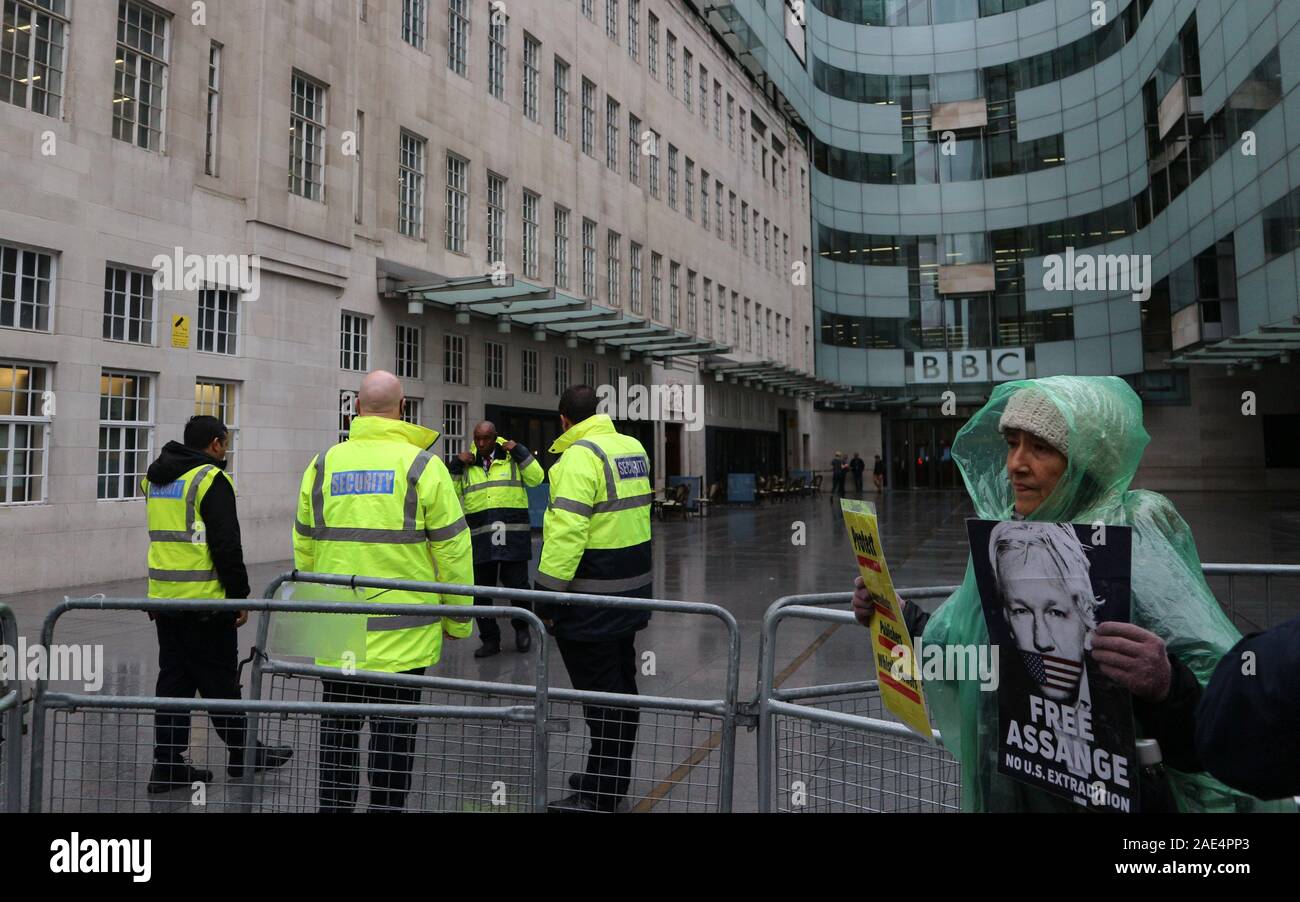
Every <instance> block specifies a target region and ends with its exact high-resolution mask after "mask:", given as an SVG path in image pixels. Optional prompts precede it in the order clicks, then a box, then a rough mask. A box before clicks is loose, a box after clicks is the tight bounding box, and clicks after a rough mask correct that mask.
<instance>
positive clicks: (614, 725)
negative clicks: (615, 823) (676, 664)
mask: <svg viewBox="0 0 1300 902" xmlns="http://www.w3.org/2000/svg"><path fill="white" fill-rule="evenodd" d="M633 641H634V636H633V635H629V636H627V637H625V638H623V639H611V640H607V641H603V642H579V641H577V640H576V639H561V638H559V637H556V640H555V644H556V645H558V646H559V648H560V657H561V658H563V659H564V666H565V668H567V669H568V671H569V680H570V682H572V683H573V688H574V689H589V690H593V691H596V692H621V693H624V694H626V695H636V694H637V688H636V649H635V648H634V647H633ZM582 716H583V719H584V720H586V722H587V732H588V733H589V734H590V739H591V746H590V748H589V749H588V751H587V770H586V772H585V773H583V774H582V775H581V776H580V777H579V781H580V782H579V786H578V788H579V791H581V792H584V793H588V794H591V795H595V796H596V799H597V802H598V803H599V805H600V806H601V807H602V808H604V809H607V810H611V811H612V810H613V809H614V807H615V806H616V805H617V804H618V802H619V800H620V799H622V798H623V796H624V795H626V794H627V788H628V784H629V783H630V782H631V776H632V749H633V747H634V746H635V745H636V731H637V727H638V725H639V724H640V722H641V714H640V711H639V710H638V709H636V708H608V707H605V706H603V705H583V706H582Z"/></svg>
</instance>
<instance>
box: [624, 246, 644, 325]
mask: <svg viewBox="0 0 1300 902" xmlns="http://www.w3.org/2000/svg"><path fill="white" fill-rule="evenodd" d="M628 269H629V273H628V275H629V278H630V281H629V282H628V289H627V299H628V306H629V307H631V309H632V312H633V313H638V314H639V313H640V312H641V245H639V244H637V243H636V242H635V241H633V242H632V248H631V250H630V251H629V253H628Z"/></svg>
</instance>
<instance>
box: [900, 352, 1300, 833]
mask: <svg viewBox="0 0 1300 902" xmlns="http://www.w3.org/2000/svg"><path fill="white" fill-rule="evenodd" d="M1025 388H1031V389H1034V390H1037V391H1041V392H1043V393H1044V394H1046V395H1047V397H1048V399H1050V400H1051V401H1052V402H1053V404H1055V406H1056V407H1057V409H1058V410H1060V412H1061V413H1062V414H1063V415H1064V417H1065V421H1066V424H1067V425H1068V427H1069V455H1068V458H1069V462H1068V465H1067V467H1066V470H1065V472H1064V473H1063V474H1062V476H1061V479H1060V481H1059V482H1058V483H1057V485H1056V488H1055V490H1053V492H1052V494H1051V496H1050V497H1049V498H1048V499H1047V500H1046V501H1045V502H1043V504H1042V505H1041V506H1040V507H1039V508H1038V509H1037V510H1035V511H1034V512H1033V513H1032V514H1031V515H1030V516H1029V517H1028V518H1027V519H1030V520H1039V521H1049V522H1074V523H1096V522H1097V521H1101V522H1103V523H1105V524H1108V525H1113V526H1114V525H1121V526H1131V527H1132V528H1133V578H1132V579H1133V581H1132V596H1131V598H1132V602H1131V604H1132V607H1131V616H1132V619H1133V622H1134V623H1135V624H1137V625H1138V626H1141V627H1143V628H1144V629H1148V630H1150V631H1151V632H1153V633H1155V634H1156V635H1158V636H1160V637H1161V638H1162V639H1163V640H1164V641H1165V643H1166V646H1167V648H1168V650H1169V652H1170V653H1171V654H1173V655H1174V656H1175V657H1177V658H1178V659H1179V660H1181V661H1182V662H1184V663H1185V664H1187V666H1188V667H1190V668H1191V670H1192V672H1193V673H1195V674H1196V677H1197V679H1198V680H1200V681H1201V684H1202V685H1204V684H1205V682H1206V681H1207V680H1208V679H1209V677H1210V674H1211V673H1212V672H1213V670H1214V667H1215V665H1216V664H1217V663H1218V661H1219V658H1220V657H1222V656H1223V654H1224V652H1226V651H1227V650H1228V649H1229V648H1231V647H1232V645H1233V644H1234V643H1236V641H1237V640H1238V639H1239V638H1240V634H1239V633H1238V632H1237V630H1236V629H1235V628H1234V627H1233V625H1232V624H1231V623H1230V622H1229V621H1228V618H1227V617H1226V616H1225V615H1224V613H1223V610H1222V608H1221V607H1220V606H1219V603H1218V602H1217V601H1216V600H1215V598H1214V595H1213V594H1212V593H1211V591H1210V588H1209V586H1208V585H1206V583H1205V579H1204V577H1203V576H1202V574H1201V562H1200V558H1199V557H1198V556H1197V553H1196V545H1195V543H1194V542H1193V540H1192V534H1191V530H1190V529H1189V528H1188V526H1187V524H1186V523H1185V522H1184V521H1183V519H1182V517H1180V516H1179V515H1178V512H1177V511H1176V510H1175V509H1174V506H1173V504H1171V503H1170V502H1169V501H1168V500H1167V499H1166V498H1165V497H1164V496H1162V495H1158V494H1156V493H1155V492H1147V491H1131V490H1130V489H1129V483H1130V482H1131V481H1132V479H1133V476H1134V473H1135V472H1136V471H1137V468H1138V462H1139V461H1140V460H1141V457H1142V451H1143V449H1144V448H1145V447H1146V445H1147V442H1148V441H1150V437H1149V436H1148V435H1147V432H1146V430H1145V429H1144V428H1143V427H1142V402H1141V401H1140V400H1139V399H1138V397H1137V395H1136V394H1135V393H1134V392H1133V390H1132V389H1131V388H1130V387H1129V386H1128V384H1127V383H1126V382H1124V381H1123V380H1122V379H1119V378H1116V377H1113V376H1106V377H1082V376H1054V377H1051V378H1046V379H1034V380H1028V381H1021V382H1008V383H1005V384H1003V385H1000V386H998V387H997V388H996V389H995V390H994V392H993V395H992V397H991V398H990V399H989V402H988V404H986V405H985V406H984V408H983V409H982V410H980V411H979V412H978V413H977V414H975V416H973V417H972V418H971V419H970V422H968V423H967V424H966V425H965V426H964V427H963V428H962V430H961V431H960V432H959V433H958V434H957V439H956V441H955V442H954V444H953V457H954V459H955V460H956V461H957V466H958V467H959V468H960V469H961V474H962V478H963V479H965V481H966V489H967V491H968V492H969V493H970V496H971V499H972V501H973V502H974V505H975V513H976V516H978V517H980V518H982V519H987V520H1007V519H1011V518H1012V513H1013V509H1014V501H1015V496H1014V494H1013V493H1012V490H1011V484H1010V481H1009V479H1008V477H1007V471H1006V455H1007V445H1006V441H1005V439H1004V438H1003V437H1002V435H1001V434H1000V433H999V432H998V419H999V418H1000V417H1001V415H1002V412H1003V410H1004V408H1005V407H1006V405H1007V401H1008V399H1009V398H1010V396H1011V395H1012V394H1014V393H1015V392H1017V391H1019V390H1021V389H1025ZM924 636H925V641H926V643H927V644H929V643H938V644H982V643H987V642H988V641H989V639H988V630H987V627H986V625H985V622H984V612H983V609H982V607H981V605H980V597H979V590H978V589H977V588H976V584H975V575H974V570H973V569H972V566H971V563H970V561H969V559H968V560H967V564H966V577H965V580H964V581H963V582H962V585H961V587H960V588H958V590H957V591H956V592H955V593H953V595H952V596H951V597H950V598H948V600H947V601H945V602H944V604H943V605H942V606H941V607H940V608H939V609H938V610H937V611H936V612H935V613H934V615H933V616H932V617H931V618H930V620H929V622H928V623H927V624H926V627H925V633H924ZM925 692H926V697H927V700H928V702H929V704H930V708H931V710H932V712H933V714H934V719H935V723H936V726H937V727H938V728H939V730H940V732H941V733H942V736H943V743H944V745H945V746H947V748H948V750H949V751H950V752H951V753H952V754H953V755H954V756H956V758H957V759H958V760H959V761H960V762H961V765H962V807H963V809H965V810H969V811H1025V810H1037V811H1050V810H1070V809H1074V810H1077V806H1074V805H1072V804H1071V803H1069V802H1068V801H1066V800H1063V799H1057V798H1055V797H1052V796H1050V795H1048V794H1047V793H1044V792H1042V791H1040V790H1037V789H1035V788H1033V787H1030V786H1027V785H1025V784H1023V783H1020V782H1018V781H1016V780H1013V779H1011V778H1010V777H1005V776H1002V775H1000V774H999V773H998V772H997V760H996V750H997V747H998V709H997V693H996V692H981V691H980V689H979V683H978V682H977V681H974V680H964V681H933V680H932V681H928V682H927V683H926V688H925ZM1139 735H1141V732H1140V726H1139ZM1168 772H1169V774H1170V783H1171V787H1172V789H1173V792H1174V795H1175V798H1176V799H1177V801H1178V804H1179V807H1180V808H1181V809H1182V810H1185V811H1241V810H1261V809H1272V810H1291V811H1294V810H1295V806H1294V805H1293V804H1291V803H1289V802H1283V803H1265V802H1260V801H1258V800H1256V799H1253V798H1251V797H1249V796H1244V795H1242V794H1240V793H1237V792H1235V791H1233V790H1231V789H1228V788H1227V787H1226V786H1224V785H1223V784H1221V783H1219V782H1218V781H1217V780H1214V779H1213V778H1212V777H1210V776H1209V775H1208V774H1183V773H1180V772H1177V771H1174V770H1169V771H1168Z"/></svg>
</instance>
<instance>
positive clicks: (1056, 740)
mask: <svg viewBox="0 0 1300 902" xmlns="http://www.w3.org/2000/svg"><path fill="white" fill-rule="evenodd" d="M966 526H967V531H968V534H969V537H970V547H971V559H972V560H973V561H974V566H975V580H976V583H977V585H978V586H979V592H980V598H981V600H982V602H983V607H984V618H985V621H986V622H987V624H988V630H989V639H990V641H991V642H994V643H996V644H997V645H998V647H999V651H1000V654H999V657H1000V659H1001V660H1003V661H1005V662H1008V664H1007V666H1006V667H1005V668H1004V669H1003V673H1002V679H1001V682H1000V685H999V687H998V730H999V743H998V751H997V754H998V772H999V773H1001V774H1005V775H1007V776H1010V777H1013V778H1015V779H1017V780H1020V781H1022V782H1024V783H1027V784H1029V785H1031V786H1035V787H1037V788H1039V789H1042V790H1044V791H1046V792H1050V793H1052V794H1054V795H1057V796H1061V797H1064V798H1067V799H1070V800H1072V801H1074V802H1076V803H1077V804H1079V805H1083V806H1087V807H1096V808H1100V809H1103V810H1110V811H1133V810H1136V809H1137V802H1138V791H1137V790H1138V774H1137V773H1135V771H1136V770H1137V769H1138V766H1137V762H1136V759H1135V757H1134V731H1133V708H1132V700H1131V698H1130V696H1129V694H1128V692H1127V691H1126V690H1124V689H1123V688H1122V687H1120V686H1119V685H1118V684H1116V683H1115V682H1114V681H1112V680H1111V679H1110V678H1108V677H1107V676H1105V675H1104V674H1103V673H1102V672H1101V668H1100V666H1099V665H1098V664H1097V663H1096V662H1095V661H1094V660H1093V659H1092V657H1091V655H1090V654H1089V651H1090V650H1091V648H1092V638H1093V633H1094V632H1095V631H1096V629H1097V625H1098V624H1099V623H1102V622H1104V621H1107V620H1112V621H1120V622H1128V619H1129V585H1130V567H1131V556H1132V532H1131V530H1130V529H1129V528H1128V527H1122V526H1109V527H1100V528H1098V529H1094V528H1093V527H1092V526H1087V525H1075V524H1069V523H1037V522H1031V521H1003V522H995V521H991V520H967V521H966Z"/></svg>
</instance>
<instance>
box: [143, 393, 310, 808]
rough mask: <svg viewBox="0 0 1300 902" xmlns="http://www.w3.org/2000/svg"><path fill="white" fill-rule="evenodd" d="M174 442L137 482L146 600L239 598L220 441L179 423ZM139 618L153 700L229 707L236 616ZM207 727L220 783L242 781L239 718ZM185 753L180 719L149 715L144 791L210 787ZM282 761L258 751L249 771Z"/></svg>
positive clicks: (211, 421)
mask: <svg viewBox="0 0 1300 902" xmlns="http://www.w3.org/2000/svg"><path fill="white" fill-rule="evenodd" d="M184 439H185V441H184V443H183V444H182V443H181V442H176V441H172V442H168V443H167V444H166V445H164V446H163V449H162V453H160V454H159V455H158V459H157V460H155V461H154V462H153V463H151V464H150V465H149V469H148V471H147V472H146V475H145V478H144V479H143V480H142V481H141V483H140V485H141V488H142V489H143V490H144V494H145V514H146V516H147V517H148V518H149V597H150V598H175V599H195V600H198V599H216V598H247V597H248V592H249V590H248V571H247V570H246V569H245V567H244V551H243V547H242V544H241V541H240V535H239V514H238V513H237V511H236V509H235V486H234V484H233V483H232V482H231V481H230V477H229V476H227V475H226V452H227V450H228V449H229V447H230V434H229V432H228V430H227V429H226V425H225V424H224V423H222V422H221V420H219V419H217V418H216V417H210V416H196V417H191V418H190V421H189V422H188V423H186V424H185V435H184ZM196 607H200V608H201V606H197V605H196ZM149 618H150V619H151V620H153V621H154V626H156V627H157V629H158V688H157V693H158V695H160V696H162V697H164V698H193V697H194V695H195V693H198V694H199V695H201V696H202V697H203V698H239V696H240V690H239V636H238V629H239V627H241V626H243V625H244V623H245V622H246V621H247V620H248V613H247V612H246V611H241V612H240V613H238V614H235V613H233V612H230V611H220V612H216V611H204V610H201V609H198V610H194V611H176V612H173V611H161V612H159V613H157V614H150V615H149ZM212 725H213V726H214V727H216V730H217V734H218V735H219V736H220V737H221V739H222V741H223V742H225V744H226V746H227V747H228V749H229V761H228V764H227V768H226V770H227V774H228V776H230V777H240V776H243V773H244V764H245V752H246V751H247V749H246V748H245V742H246V738H247V734H246V732H245V730H246V726H247V724H246V720H245V718H244V717H242V716H231V715H226V716H214V717H213V718H212ZM189 744H190V715H189V713H188V712H161V711H160V712H158V714H157V716H156V718H155V721H154V765H153V770H152V771H151V773H150V776H149V784H148V786H147V787H146V789H147V791H148V792H150V793H163V792H170V791H172V790H174V789H181V788H185V789H188V788H189V787H190V786H191V785H192V784H193V783H195V782H200V783H207V782H209V781H211V780H212V771H210V770H205V769H201V768H196V767H194V766H192V765H191V764H190V763H189V762H188V761H187V760H185V758H184V754H185V751H186V749H188V748H189ZM292 754H293V750H292V749H291V748H289V747H288V746H276V747H267V746H264V745H262V744H260V743H259V744H258V746H257V749H256V750H255V751H254V753H253V755H252V756H251V757H252V765H253V769H254V770H262V769H265V768H270V767H279V766H280V765H282V764H284V763H285V762H286V761H288V760H289V758H290V756H291V755H292Z"/></svg>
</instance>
